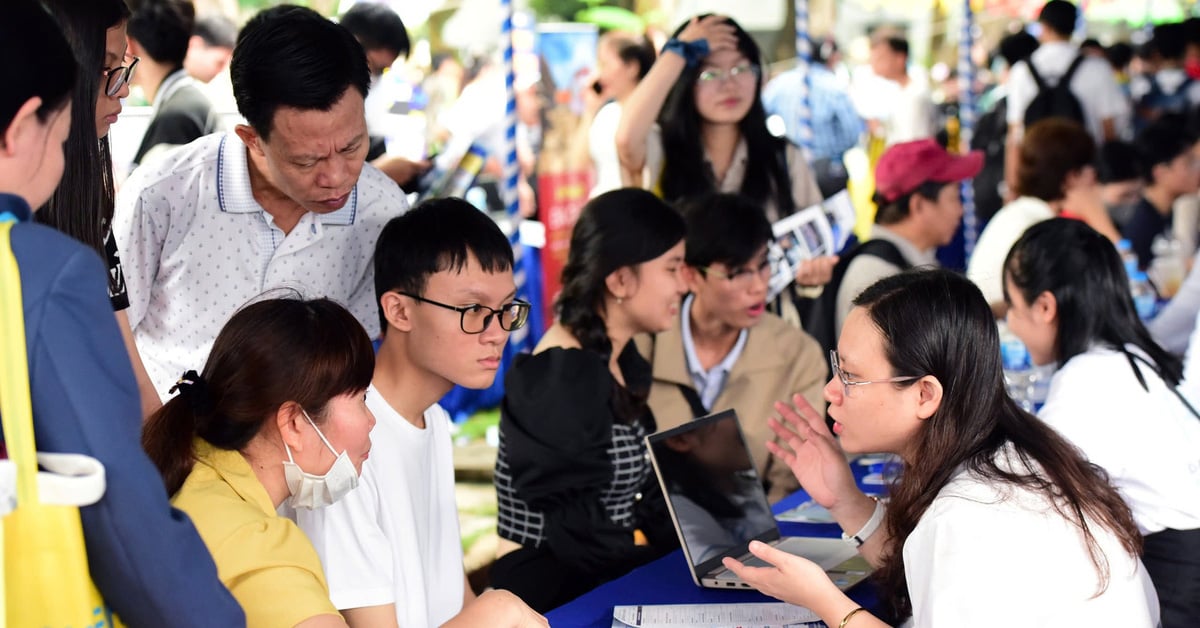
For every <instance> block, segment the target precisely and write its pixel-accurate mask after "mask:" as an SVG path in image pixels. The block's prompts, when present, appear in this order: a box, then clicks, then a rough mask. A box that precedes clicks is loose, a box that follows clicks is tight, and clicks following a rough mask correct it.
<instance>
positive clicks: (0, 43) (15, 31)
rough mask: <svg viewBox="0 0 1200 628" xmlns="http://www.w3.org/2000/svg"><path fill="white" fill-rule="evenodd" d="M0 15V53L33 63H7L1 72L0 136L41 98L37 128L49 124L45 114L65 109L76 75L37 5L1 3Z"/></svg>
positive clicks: (19, 0)
mask: <svg viewBox="0 0 1200 628" xmlns="http://www.w3.org/2000/svg"><path fill="white" fill-rule="evenodd" d="M0 15H3V16H4V19H2V20H0V54H3V55H4V57H5V58H7V59H18V58H20V56H21V55H31V56H32V58H34V59H37V63H36V64H33V63H6V64H4V68H3V70H0V79H3V81H4V89H3V90H0V134H2V133H4V132H5V131H7V130H8V127H9V125H10V124H12V121H13V118H15V117H16V115H17V111H18V110H20V109H21V107H23V106H24V105H25V103H26V102H27V101H28V100H29V99H30V98H41V99H42V105H41V106H40V107H38V109H37V113H36V116H37V119H38V121H39V122H42V123H45V122H46V121H47V120H49V119H50V114H52V113H54V112H56V111H60V110H61V109H62V108H63V107H66V106H67V105H68V104H69V103H70V102H71V98H72V96H73V95H74V93H73V90H72V88H73V87H74V85H75V75H76V74H77V73H79V72H80V70H79V66H78V65H77V63H76V58H75V54H74V53H73V52H72V51H71V45H70V44H69V43H68V42H67V39H66V37H65V36H64V34H63V30H62V27H61V26H60V25H59V24H58V23H57V22H56V21H55V20H54V17H53V16H51V14H50V12H49V11H47V10H46V7H44V6H42V4H41V3H40V2H38V1H37V0H15V1H13V2H11V3H9V2H6V3H5V4H4V8H3V9H0ZM89 71H90V70H83V72H84V73H86V72H89ZM92 100H95V96H94V95H93V96H92ZM89 115H90V111H89ZM2 137H3V135H0V138H2ZM0 143H2V141H0Z"/></svg>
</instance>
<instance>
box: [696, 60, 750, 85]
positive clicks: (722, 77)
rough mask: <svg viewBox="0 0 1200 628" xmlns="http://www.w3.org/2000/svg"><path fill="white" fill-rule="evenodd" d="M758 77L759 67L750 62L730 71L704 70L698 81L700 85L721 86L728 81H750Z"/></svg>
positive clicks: (745, 62)
mask: <svg viewBox="0 0 1200 628" xmlns="http://www.w3.org/2000/svg"><path fill="white" fill-rule="evenodd" d="M757 76H758V66H757V65H754V64H753V63H750V62H749V61H743V62H741V63H739V64H737V65H735V66H733V67H732V68H729V69H728V70H718V69H716V68H709V69H707V70H704V71H703V72H701V73H700V76H699V78H698V79H697V81H698V82H699V84H700V85H720V84H721V83H724V82H725V81H726V80H731V81H736V80H739V79H742V80H748V79H750V78H751V77H757Z"/></svg>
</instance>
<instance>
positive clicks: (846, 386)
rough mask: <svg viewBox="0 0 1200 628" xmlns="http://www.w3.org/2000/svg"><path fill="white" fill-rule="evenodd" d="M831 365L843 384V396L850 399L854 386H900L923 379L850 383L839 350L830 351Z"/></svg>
mask: <svg viewBox="0 0 1200 628" xmlns="http://www.w3.org/2000/svg"><path fill="white" fill-rule="evenodd" d="M829 365H830V366H832V367H833V372H834V374H835V375H837V378H838V381H840V382H842V394H843V395H845V396H847V397H849V396H850V388H851V387H853V386H866V385H867V384H898V383H900V382H911V381H913V380H915V379H921V377H922V376H921V375H901V376H900V377H889V378H887V379H872V380H858V381H850V376H849V375H847V374H846V371H843V370H842V365H841V361H840V360H838V352H837V349H832V350H830V351H829Z"/></svg>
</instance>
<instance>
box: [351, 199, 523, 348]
mask: <svg viewBox="0 0 1200 628" xmlns="http://www.w3.org/2000/svg"><path fill="white" fill-rule="evenodd" d="M472 255H473V256H474V257H475V259H476V260H477V261H478V262H479V266H480V267H481V268H482V269H483V270H484V272H488V273H499V272H504V271H506V270H512V267H513V251H512V244H511V243H509V241H508V238H506V237H505V236H504V233H503V232H501V231H500V227H498V226H497V225H496V222H495V221H494V220H492V219H491V218H490V217H489V216H488V215H487V214H485V213H483V212H481V211H479V210H478V209H476V208H475V206H473V205H471V204H470V203H468V202H466V201H464V200H462V199H460V198H438V199H432V200H428V201H425V202H423V203H421V204H420V205H417V207H416V208H415V209H413V210H411V211H409V212H408V213H406V214H404V215H403V216H397V217H396V218H393V219H391V220H390V221H388V223H387V225H385V226H384V227H383V231H382V232H381V233H380V234H379V240H378V241H377V242H376V243H375V303H376V305H378V304H379V299H380V298H381V297H383V294H384V293H385V292H390V291H392V290H397V291H400V292H407V293H409V294H415V295H418V296H420V295H421V294H422V293H423V292H424V291H425V285H426V283H427V282H428V281H429V277H430V275H433V274H434V273H440V272H442V271H445V270H452V271H454V272H459V271H462V270H463V268H465V267H466V265H467V260H468V259H469V258H470V257H471V256H472ZM379 328H380V329H381V330H384V331H385V332H386V330H387V319H386V318H384V315H383V309H382V308H380V309H379Z"/></svg>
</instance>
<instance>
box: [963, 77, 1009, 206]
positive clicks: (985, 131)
mask: <svg viewBox="0 0 1200 628" xmlns="http://www.w3.org/2000/svg"><path fill="white" fill-rule="evenodd" d="M1007 144H1008V98H1007V97H1002V98H1000V100H998V101H996V104H995V106H994V107H993V108H992V110H991V111H988V112H987V113H985V114H983V115H982V116H980V117H979V120H978V121H977V122H976V123H975V133H974V135H972V136H971V150H978V151H980V152H982V153H983V170H980V171H979V174H977V175H975V178H974V179H972V180H971V185H972V186H973V187H974V188H975V218H976V220H977V221H978V224H979V228H980V229H982V228H983V227H985V226H986V225H987V223H988V221H989V220H991V219H992V216H995V215H996V212H998V211H1000V208H1001V207H1003V206H1004V199H1003V198H1002V197H1001V196H1000V184H1001V183H1002V182H1003V181H1004V152H1005V147H1006V146H1007Z"/></svg>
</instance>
